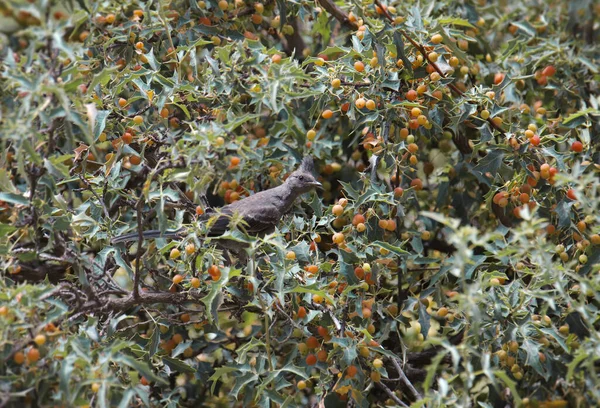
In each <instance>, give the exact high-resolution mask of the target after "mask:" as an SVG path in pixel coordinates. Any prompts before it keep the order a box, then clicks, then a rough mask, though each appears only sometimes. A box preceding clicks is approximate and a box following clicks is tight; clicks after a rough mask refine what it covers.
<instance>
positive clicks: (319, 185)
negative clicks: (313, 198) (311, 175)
mask: <svg viewBox="0 0 600 408" xmlns="http://www.w3.org/2000/svg"><path fill="white" fill-rule="evenodd" d="M312 186H313V187H314V188H318V189H319V190H323V184H321V183H319V182H318V181H313V182H312Z"/></svg>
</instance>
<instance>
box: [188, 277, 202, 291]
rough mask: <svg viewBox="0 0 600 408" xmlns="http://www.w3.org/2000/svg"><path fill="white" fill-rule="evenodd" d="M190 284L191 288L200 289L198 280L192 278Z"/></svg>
mask: <svg viewBox="0 0 600 408" xmlns="http://www.w3.org/2000/svg"><path fill="white" fill-rule="evenodd" d="M190 284H191V285H192V287H193V288H195V289H198V288H199V287H200V279H198V278H192V280H191V281H190Z"/></svg>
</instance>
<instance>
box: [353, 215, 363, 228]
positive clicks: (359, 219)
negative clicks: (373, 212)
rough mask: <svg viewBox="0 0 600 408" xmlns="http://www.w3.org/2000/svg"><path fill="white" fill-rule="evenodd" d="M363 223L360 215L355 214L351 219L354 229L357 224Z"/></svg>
mask: <svg viewBox="0 0 600 408" xmlns="http://www.w3.org/2000/svg"><path fill="white" fill-rule="evenodd" d="M364 222H365V216H364V215H362V214H356V215H355V216H354V217H353V218H352V225H354V226H355V227H356V226H357V225H358V224H363V223H364Z"/></svg>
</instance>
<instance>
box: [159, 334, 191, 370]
mask: <svg viewBox="0 0 600 408" xmlns="http://www.w3.org/2000/svg"><path fill="white" fill-rule="evenodd" d="M190 343H191V342H190ZM186 348H187V347H186ZM163 362H164V363H165V364H166V365H168V366H169V368H170V369H171V370H173V371H176V372H178V373H190V374H191V373H195V372H196V369H195V368H194V367H192V366H189V365H187V364H186V363H184V362H183V361H181V360H178V359H176V358H171V357H167V356H164V357H163Z"/></svg>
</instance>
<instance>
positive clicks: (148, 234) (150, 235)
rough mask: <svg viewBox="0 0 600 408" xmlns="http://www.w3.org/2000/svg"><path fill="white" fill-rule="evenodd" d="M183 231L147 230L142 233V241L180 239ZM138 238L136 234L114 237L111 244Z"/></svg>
mask: <svg viewBox="0 0 600 408" xmlns="http://www.w3.org/2000/svg"><path fill="white" fill-rule="evenodd" d="M183 232H184V229H183V228H182V229H178V230H176V231H164V232H162V231H160V230H148V231H143V232H142V238H143V239H156V238H181V237H182V236H183ZM139 238H140V236H139V233H138V232H132V233H130V234H123V235H119V236H118V237H115V238H113V239H112V240H111V243H112V244H118V243H119V242H128V241H137V240H139Z"/></svg>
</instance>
